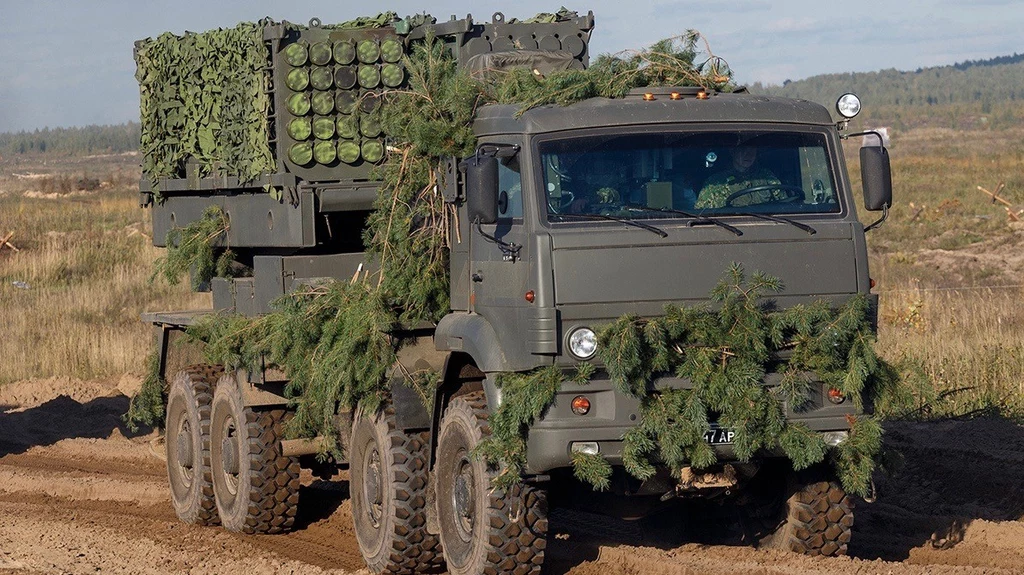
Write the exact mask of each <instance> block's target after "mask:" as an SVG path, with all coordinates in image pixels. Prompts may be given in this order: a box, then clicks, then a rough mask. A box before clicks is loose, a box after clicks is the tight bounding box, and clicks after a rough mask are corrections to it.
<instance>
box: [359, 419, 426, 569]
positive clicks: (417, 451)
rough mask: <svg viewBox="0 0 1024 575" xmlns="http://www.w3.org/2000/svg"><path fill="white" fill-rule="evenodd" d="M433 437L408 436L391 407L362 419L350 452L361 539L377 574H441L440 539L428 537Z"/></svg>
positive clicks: (369, 564)
mask: <svg viewBox="0 0 1024 575" xmlns="http://www.w3.org/2000/svg"><path fill="white" fill-rule="evenodd" d="M429 439H430V434H429V432H417V433H411V434H406V433H403V432H402V431H401V430H398V429H397V427H396V424H395V412H394V409H392V408H391V406H390V405H389V406H388V407H386V408H385V409H384V410H383V411H382V412H379V413H377V414H376V415H373V416H367V415H364V414H362V413H357V414H356V417H355V422H354V423H353V425H352V437H351V442H350V448H349V461H350V463H349V465H350V466H351V467H350V476H351V487H350V492H351V497H352V515H353V520H354V522H355V528H356V539H357V540H358V542H359V550H360V552H362V554H363V559H364V560H365V561H366V565H367V567H369V569H370V571H372V572H374V573H393V574H403V575H404V574H410V575H411V574H413V573H422V572H426V571H440V570H441V567H442V566H443V565H444V559H443V558H442V556H441V545H440V543H439V541H438V538H437V536H435V535H431V534H429V533H427V530H426V523H427V510H426V507H427V475H428V473H427V465H428V460H429V457H430V453H429V443H428V442H429Z"/></svg>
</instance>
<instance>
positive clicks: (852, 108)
mask: <svg viewBox="0 0 1024 575" xmlns="http://www.w3.org/2000/svg"><path fill="white" fill-rule="evenodd" d="M836 111H838V112H839V115H840V116H842V117H844V118H846V119H847V120H849V119H852V118H853V117H854V116H856V115H857V114H859V113H860V98H858V97H857V95H856V94H843V95H842V96H839V100H837V101H836Z"/></svg>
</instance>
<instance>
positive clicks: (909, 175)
mask: <svg viewBox="0 0 1024 575" xmlns="http://www.w3.org/2000/svg"><path fill="white" fill-rule="evenodd" d="M857 145H858V144H857V142H853V141H851V142H850V143H849V148H848V150H847V158H848V162H849V169H850V173H851V177H852V178H853V181H854V190H855V194H859V190H860V183H859V166H858V162H857ZM890 152H891V157H892V161H893V179H894V187H895V194H896V205H895V206H894V207H893V209H892V210H891V212H890V216H889V220H888V221H887V222H886V223H885V224H884V225H883V226H882V227H881V228H879V229H876V230H874V231H872V232H870V233H869V235H868V244H869V249H870V251H871V259H872V261H871V264H872V275H873V277H874V279H875V280H876V281H877V282H878V286H877V287H876V289H875V291H876V292H878V293H880V294H881V297H882V300H881V301H882V304H881V310H880V333H879V349H880V351H881V352H882V354H883V355H884V356H886V357H887V358H889V359H890V360H893V361H904V362H910V364H913V365H916V366H919V367H920V368H922V369H923V371H924V373H925V374H927V375H928V377H929V378H930V381H931V383H932V385H933V386H934V387H935V390H936V392H937V393H939V394H944V395H942V396H941V398H940V399H939V400H932V401H930V402H928V403H927V404H919V405H915V406H907V413H910V414H914V415H921V416H926V417H927V416H946V415H960V414H965V413H971V412H975V411H977V410H998V411H999V412H1000V413H1003V414H1004V415H1014V416H1016V415H1018V414H1024V400H1022V399H1021V398H1024V379H1022V377H1021V373H1022V372H1024V337H1022V336H1024V306H1022V305H1021V303H1022V299H1024V298H1022V295H1024V288H1022V287H1021V285H1022V284H1024V249H1022V248H1024V223H1014V222H1011V221H1010V220H1009V218H1008V216H1007V213H1006V209H1005V207H1004V206H1003V205H1002V204H998V203H996V204H993V203H992V201H991V200H990V199H989V197H988V196H986V195H984V194H983V193H981V192H979V191H978V190H977V186H979V185H980V186H983V187H985V188H987V189H989V190H994V189H995V188H996V186H997V185H998V184H999V183H1000V182H1002V183H1004V184H1005V191H1003V192H1002V193H1001V197H1004V198H1005V199H1006V200H1008V201H1009V202H1011V203H1012V204H1013V205H1014V206H1017V208H1016V209H1020V208H1024V128H1013V129H1002V130H988V129H978V130H958V131H954V130H951V129H947V128H936V127H922V128H916V129H907V130H896V131H894V133H893V139H892V144H891V147H890ZM89 180H97V181H98V182H93V185H92V186H89V185H88V184H89ZM137 181H138V158H137V157H135V156H131V155H120V156H106V157H104V156H93V157H85V158H65V159H60V158H52V157H35V158H32V157H24V156H19V157H16V158H15V159H13V160H12V159H11V158H6V159H4V160H2V161H0V237H2V236H3V235H4V234H6V233H7V232H11V231H13V232H15V236H14V238H13V240H12V243H13V244H14V245H15V246H17V247H18V248H19V249H20V250H21V251H19V252H17V253H15V252H13V251H11V250H10V249H7V248H4V249H0V327H2V332H0V358H3V361H0V383H3V382H10V381H14V380H18V379H24V378H29V377H49V376H57V375H68V376H72V377H79V378H96V377H107V376H114V375H118V374H122V373H125V372H135V373H139V372H141V370H142V358H143V357H144V356H145V355H146V352H147V350H148V348H149V346H150V344H151V339H150V334H149V332H148V330H147V328H146V327H145V326H144V325H143V324H142V323H141V322H140V321H139V313H140V312H142V311H144V310H155V309H158V308H159V309H184V308H190V307H198V306H208V305H209V304H208V302H209V300H208V297H209V296H208V295H207V294H190V293H189V292H188V291H187V288H186V287H185V286H175V287H170V286H167V285H166V284H165V283H163V282H162V281H151V280H150V276H151V270H152V262H153V260H154V259H155V258H156V257H158V256H159V250H157V249H155V248H153V247H152V246H151V245H150V238H149V231H148V226H149V223H148V219H147V218H148V213H147V212H146V211H144V210H142V209H140V208H139V207H138V204H137V196H136V194H135V190H136V185H137ZM97 183H98V184H99V186H98V187H97V188H96V189H95V190H92V191H85V190H80V189H79V188H80V187H83V186H84V187H93V186H95V184H97ZM875 215H876V214H873V213H867V212H861V218H862V220H864V221H865V222H868V221H871V220H872V219H873V218H874V217H875ZM1022 219H1024V215H1022Z"/></svg>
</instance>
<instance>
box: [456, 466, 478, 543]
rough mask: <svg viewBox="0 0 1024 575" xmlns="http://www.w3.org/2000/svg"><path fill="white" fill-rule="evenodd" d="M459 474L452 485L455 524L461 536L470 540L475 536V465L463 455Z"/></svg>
mask: <svg viewBox="0 0 1024 575" xmlns="http://www.w3.org/2000/svg"><path fill="white" fill-rule="evenodd" d="M458 469H459V470H458V474H457V475H456V476H455V482H454V484H453V485H452V509H454V511H455V524H456V525H457V526H458V531H459V536H460V537H461V538H462V540H463V541H465V542H467V543H468V542H469V541H471V540H472V537H473V510H474V508H475V506H476V499H475V497H474V490H473V486H474V485H475V483H476V482H475V481H474V476H473V465H472V464H471V463H470V462H469V461H468V460H467V459H465V457H463V459H462V461H460V462H459V468H458Z"/></svg>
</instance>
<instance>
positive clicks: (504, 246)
mask: <svg viewBox="0 0 1024 575" xmlns="http://www.w3.org/2000/svg"><path fill="white" fill-rule="evenodd" d="M474 223H475V224H476V232H477V233H478V234H480V235H481V236H483V237H484V239H486V240H487V241H489V242H491V243H492V244H496V245H497V246H498V248H499V249H500V250H501V255H502V256H504V259H505V261H509V262H513V263H514V262H515V261H516V260H517V259H519V250H521V249H523V246H521V245H519V244H517V243H515V242H512V243H508V242H506V241H505V240H502V239H500V238H497V237H495V236H492V235H491V234H489V233H487V232H485V231H484V228H483V226H481V225H480V222H479V221H477V222H474Z"/></svg>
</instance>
